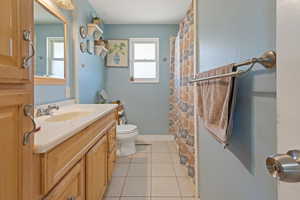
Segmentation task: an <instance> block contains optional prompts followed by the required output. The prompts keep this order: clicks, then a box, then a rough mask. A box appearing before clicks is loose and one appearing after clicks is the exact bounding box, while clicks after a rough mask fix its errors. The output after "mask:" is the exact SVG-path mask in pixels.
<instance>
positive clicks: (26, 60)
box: [22, 30, 35, 68]
mask: <svg viewBox="0 0 300 200" xmlns="http://www.w3.org/2000/svg"><path fill="white" fill-rule="evenodd" d="M23 40H25V41H28V42H29V46H30V48H31V55H28V56H26V57H25V58H24V59H23V64H22V67H23V68H28V67H29V65H28V63H29V60H30V59H31V58H33V57H34V55H35V49H34V44H33V41H32V39H31V32H30V31H28V30H25V31H24V32H23ZM29 51H30V50H29ZM28 54H30V52H29V53H28Z"/></svg>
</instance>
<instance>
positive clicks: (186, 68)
mask: <svg viewBox="0 0 300 200" xmlns="http://www.w3.org/2000/svg"><path fill="white" fill-rule="evenodd" d="M170 74H171V76H170V83H169V84H170V88H171V94H170V112H169V132H170V133H172V134H174V135H175V138H176V142H177V144H178V149H179V156H180V163H181V164H183V165H185V166H186V167H187V172H188V175H189V176H191V177H194V175H195V168H194V166H195V164H194V162H195V148H194V93H193V90H194V88H193V86H192V85H189V84H188V80H189V79H190V78H192V77H193V75H194V10H193V4H192V5H191V6H190V8H189V10H188V12H187V14H186V16H185V18H184V19H183V20H182V22H181V23H180V25H179V33H178V36H177V37H176V38H175V37H173V38H171V39H170Z"/></svg>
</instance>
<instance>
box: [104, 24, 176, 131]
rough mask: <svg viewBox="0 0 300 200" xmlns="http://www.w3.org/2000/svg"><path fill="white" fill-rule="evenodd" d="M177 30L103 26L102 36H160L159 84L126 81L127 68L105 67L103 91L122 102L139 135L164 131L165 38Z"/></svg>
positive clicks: (166, 76) (167, 42)
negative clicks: (103, 33)
mask: <svg viewBox="0 0 300 200" xmlns="http://www.w3.org/2000/svg"><path fill="white" fill-rule="evenodd" d="M177 32H178V26H177V25H105V39H128V38H132V37H159V38H160V82H159V83H157V84H149V83H148V84H142V83H130V82H129V68H106V70H105V71H106V73H105V77H106V79H105V80H106V82H105V88H106V90H107V92H108V93H109V95H110V96H111V97H112V98H113V99H119V100H121V101H122V102H123V103H124V104H125V107H126V113H127V116H128V119H129V122H130V123H134V124H136V125H138V126H139V130H140V133H141V134H167V133H168V111H169V107H168V106H169V99H168V98H169V86H168V81H169V54H170V51H169V38H170V36H174V35H176V34H177ZM164 58H167V61H164V60H163V59H164Z"/></svg>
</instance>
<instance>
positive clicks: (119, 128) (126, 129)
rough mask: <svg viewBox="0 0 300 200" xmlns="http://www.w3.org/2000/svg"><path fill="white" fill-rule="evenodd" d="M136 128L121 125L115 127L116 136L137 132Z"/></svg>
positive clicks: (130, 125) (129, 125)
mask: <svg viewBox="0 0 300 200" xmlns="http://www.w3.org/2000/svg"><path fill="white" fill-rule="evenodd" d="M137 129H138V128H137V126H135V125H132V124H122V125H119V126H117V134H131V133H134V132H136V131H137Z"/></svg>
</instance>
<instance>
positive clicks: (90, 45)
mask: <svg viewBox="0 0 300 200" xmlns="http://www.w3.org/2000/svg"><path fill="white" fill-rule="evenodd" d="M86 46H87V52H88V54H90V55H93V54H94V49H95V47H94V42H93V41H92V40H87V41H86Z"/></svg>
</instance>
